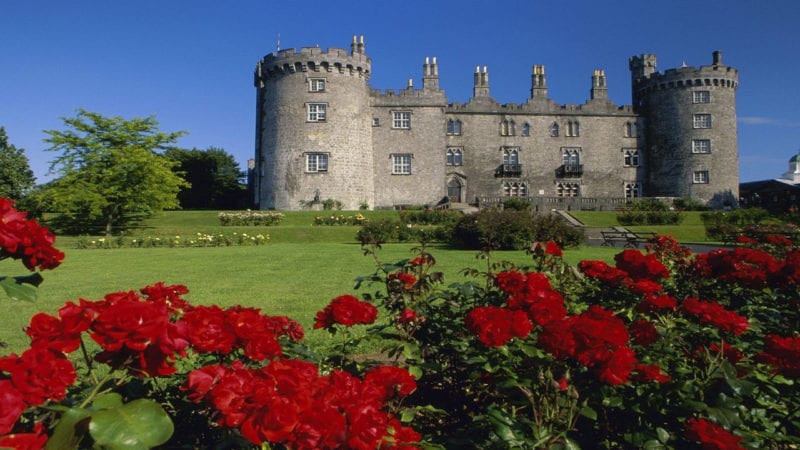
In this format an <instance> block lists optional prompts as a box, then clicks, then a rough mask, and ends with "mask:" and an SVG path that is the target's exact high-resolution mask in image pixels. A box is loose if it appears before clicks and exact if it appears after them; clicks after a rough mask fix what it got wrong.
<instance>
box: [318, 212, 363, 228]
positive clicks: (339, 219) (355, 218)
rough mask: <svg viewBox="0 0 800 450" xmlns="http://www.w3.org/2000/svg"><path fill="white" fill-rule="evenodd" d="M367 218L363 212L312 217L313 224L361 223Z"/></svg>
mask: <svg viewBox="0 0 800 450" xmlns="http://www.w3.org/2000/svg"><path fill="white" fill-rule="evenodd" d="M366 222H367V218H366V217H364V215H363V214H360V213H358V214H355V215H352V216H345V215H344V214H332V215H329V216H316V217H314V225H363V224H364V223H366Z"/></svg>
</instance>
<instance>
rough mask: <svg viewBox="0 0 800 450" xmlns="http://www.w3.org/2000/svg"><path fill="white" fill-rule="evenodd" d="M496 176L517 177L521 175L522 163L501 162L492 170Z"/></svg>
mask: <svg viewBox="0 0 800 450" xmlns="http://www.w3.org/2000/svg"><path fill="white" fill-rule="evenodd" d="M494 176H496V177H519V176H522V164H501V165H500V166H498V167H497V169H495V171H494Z"/></svg>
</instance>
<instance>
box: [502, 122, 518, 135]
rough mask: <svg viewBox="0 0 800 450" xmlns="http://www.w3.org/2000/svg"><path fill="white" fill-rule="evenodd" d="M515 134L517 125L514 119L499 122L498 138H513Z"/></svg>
mask: <svg viewBox="0 0 800 450" xmlns="http://www.w3.org/2000/svg"><path fill="white" fill-rule="evenodd" d="M516 134H517V123H516V122H514V119H503V121H502V122H500V136H515V135H516Z"/></svg>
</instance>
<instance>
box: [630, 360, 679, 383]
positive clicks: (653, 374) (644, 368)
mask: <svg viewBox="0 0 800 450" xmlns="http://www.w3.org/2000/svg"><path fill="white" fill-rule="evenodd" d="M634 371H635V372H636V376H635V379H636V381H642V382H645V383H646V382H650V381H655V382H656V383H668V382H670V381H671V380H672V378H671V377H670V376H669V375H667V374H665V373H662V372H661V367H659V366H658V364H649V365H644V364H637V365H636V366H635V367H634Z"/></svg>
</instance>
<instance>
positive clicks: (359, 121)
mask: <svg viewBox="0 0 800 450" xmlns="http://www.w3.org/2000/svg"><path fill="white" fill-rule="evenodd" d="M370 70H371V60H370V58H368V57H367V55H366V53H365V45H364V37H363V36H361V38H360V40H359V39H357V38H356V37H355V36H354V37H353V43H352V46H351V49H350V51H349V52H348V51H347V50H345V49H340V48H329V49H328V50H325V51H324V50H322V49H320V48H319V47H304V48H302V49H300V50H299V51H295V49H286V50H280V51H278V52H275V53H271V54H269V55H266V56H265V57H264V58H263V59H261V61H259V63H258V65H257V66H256V70H255V86H256V91H257V94H256V102H257V103H256V167H255V185H254V188H255V201H256V204H257V205H258V207H259V208H260V209H280V210H296V209H300V208H301V207H302V206H303V205H309V204H319V203H320V202H321V201H324V200H327V199H332V200H336V201H339V202H341V203H342V206H343V208H344V209H358V207H359V206H360V205H361V204H364V203H366V204H368V205H373V204H374V192H375V189H374V184H373V183H374V181H373V177H372V170H373V163H372V142H371V141H372V128H371V121H372V118H371V115H370V107H369V106H370V104H369V88H368V85H367V81H368V80H369V76H370Z"/></svg>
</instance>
